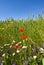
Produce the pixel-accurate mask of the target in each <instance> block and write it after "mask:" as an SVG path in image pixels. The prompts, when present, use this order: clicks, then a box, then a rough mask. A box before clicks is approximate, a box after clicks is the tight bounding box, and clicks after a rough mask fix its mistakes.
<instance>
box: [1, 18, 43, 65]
mask: <svg viewBox="0 0 44 65" xmlns="http://www.w3.org/2000/svg"><path fill="white" fill-rule="evenodd" d="M0 65H44V19H43V18H42V17H41V18H39V19H37V20H33V19H31V20H16V21H15V20H13V19H11V20H6V21H3V22H1V21H0Z"/></svg>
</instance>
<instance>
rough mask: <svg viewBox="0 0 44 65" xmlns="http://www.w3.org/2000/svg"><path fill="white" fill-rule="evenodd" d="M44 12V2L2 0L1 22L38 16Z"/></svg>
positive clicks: (0, 8)
mask: <svg viewBox="0 0 44 65" xmlns="http://www.w3.org/2000/svg"><path fill="white" fill-rule="evenodd" d="M42 11H44V0H0V20H5V19H7V18H11V17H12V18H14V19H18V18H23V19H26V18H27V17H28V16H29V15H31V14H34V16H37V15H38V14H39V13H41V12H42Z"/></svg>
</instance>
